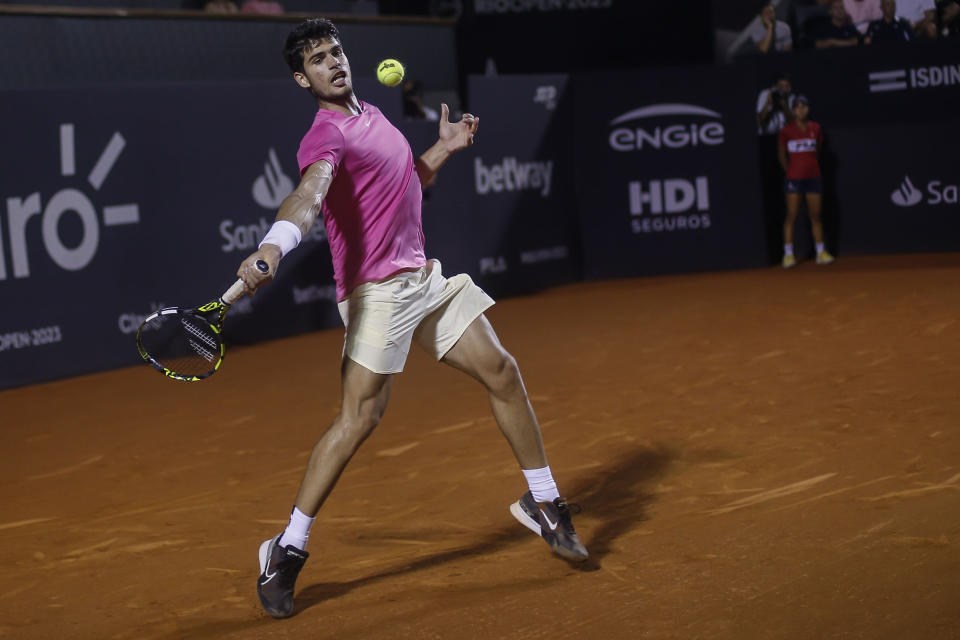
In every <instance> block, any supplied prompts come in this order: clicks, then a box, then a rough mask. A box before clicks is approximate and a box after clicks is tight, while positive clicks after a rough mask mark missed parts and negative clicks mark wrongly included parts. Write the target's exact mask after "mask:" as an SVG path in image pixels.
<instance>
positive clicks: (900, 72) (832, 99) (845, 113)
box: [738, 41, 960, 127]
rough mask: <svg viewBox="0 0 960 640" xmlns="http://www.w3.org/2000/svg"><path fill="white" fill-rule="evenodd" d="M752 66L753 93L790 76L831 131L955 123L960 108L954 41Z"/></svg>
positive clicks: (765, 60) (799, 55) (809, 54)
mask: <svg viewBox="0 0 960 640" xmlns="http://www.w3.org/2000/svg"><path fill="white" fill-rule="evenodd" d="M738 64H739V63H738ZM749 64H758V65H759V67H758V68H759V78H758V85H757V87H755V91H754V95H756V93H757V92H758V91H759V90H761V89H763V88H766V87H769V86H771V85H772V84H773V82H774V79H775V78H776V76H777V75H778V74H779V73H781V72H785V73H787V74H789V75H790V76H791V81H792V85H793V90H794V92H796V93H802V94H804V95H806V96H807V97H808V98H809V99H810V100H811V107H812V111H811V115H810V117H811V118H812V119H814V120H818V121H820V122H822V123H824V124H825V125H826V126H828V127H831V126H865V125H873V124H878V125H883V124H897V123H904V124H910V123H914V122H932V121H953V120H955V119H956V117H957V109H956V105H957V104H960V47H957V46H956V44H955V43H953V42H950V41H943V42H937V43H931V42H924V43H913V44H911V45H903V46H898V45H897V44H893V45H870V46H860V47H850V48H846V49H843V50H839V49H820V50H816V49H813V50H810V49H808V50H799V51H793V52H791V53H790V54H789V55H777V56H769V57H767V56H757V57H755V58H752V59H751V60H750V61H749Z"/></svg>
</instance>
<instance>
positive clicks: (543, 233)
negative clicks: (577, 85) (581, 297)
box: [441, 75, 582, 295]
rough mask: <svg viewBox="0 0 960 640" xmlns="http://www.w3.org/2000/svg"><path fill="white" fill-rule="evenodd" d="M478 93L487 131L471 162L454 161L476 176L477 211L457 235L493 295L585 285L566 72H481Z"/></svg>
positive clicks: (473, 83) (475, 102)
mask: <svg viewBox="0 0 960 640" xmlns="http://www.w3.org/2000/svg"><path fill="white" fill-rule="evenodd" d="M470 87H471V90H470V95H471V96H473V99H472V101H471V109H472V110H473V111H474V112H475V114H476V115H478V116H479V117H480V129H479V131H478V133H477V138H476V141H475V145H474V146H473V147H472V149H471V150H472V152H473V153H472V156H471V157H469V158H457V159H455V160H453V161H451V164H452V163H453V162H457V163H462V165H464V166H465V167H466V168H467V169H468V170H469V176H470V183H469V185H467V189H468V193H469V194H470V198H469V199H467V201H466V203H467V205H468V206H469V207H470V208H471V210H472V215H469V216H459V217H458V218H459V219H457V220H456V221H455V222H456V225H457V226H456V231H455V232H456V233H457V234H459V236H460V238H461V239H460V241H459V243H458V244H459V246H460V250H462V251H464V252H466V254H467V255H470V256H472V257H473V260H474V262H473V264H470V265H468V266H469V271H470V273H472V274H474V277H475V278H476V279H478V281H479V282H482V283H483V285H482V286H484V287H485V288H487V289H488V291H489V292H490V293H491V294H494V295H496V294H513V293H521V292H528V291H534V290H537V289H542V288H543V287H546V286H551V285H556V284H564V283H568V282H573V281H577V280H580V279H581V277H582V271H581V265H580V248H579V244H580V240H579V229H578V223H577V207H576V193H575V191H574V157H573V154H572V143H573V141H572V128H573V109H572V107H573V105H572V101H571V99H570V95H569V82H568V78H567V76H564V75H547V76H512V77H495V78H486V77H482V76H472V77H471V78H470ZM462 168H463V167H461V168H460V170H462ZM441 179H444V178H443V177H442V176H441ZM450 232H454V228H453V227H452V226H450V227H448V232H447V233H450Z"/></svg>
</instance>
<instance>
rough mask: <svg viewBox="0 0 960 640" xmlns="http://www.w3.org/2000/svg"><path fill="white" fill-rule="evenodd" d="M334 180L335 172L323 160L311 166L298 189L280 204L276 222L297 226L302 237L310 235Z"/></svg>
mask: <svg viewBox="0 0 960 640" xmlns="http://www.w3.org/2000/svg"><path fill="white" fill-rule="evenodd" d="M332 179H333V170H332V168H331V167H330V165H329V163H327V162H326V161H324V160H321V161H319V162H317V163H316V164H314V165H312V166H310V168H309V169H307V171H306V173H305V174H304V176H303V178H302V179H301V181H300V184H299V185H298V186H297V188H296V189H294V191H293V193H291V194H290V195H289V196H287V197H286V198H284V200H283V202H282V203H281V204H280V209H279V210H277V217H276V220H277V221H280V220H286V221H287V222H291V223H293V224H295V225H296V226H297V228H299V229H300V233H301V235H306V234H307V233H309V231H310V229H311V227H313V223H314V222H315V221H316V219H317V216H319V215H320V207H321V206H322V205H323V199H324V198H326V197H327V191H329V189H330V182H331V180H332Z"/></svg>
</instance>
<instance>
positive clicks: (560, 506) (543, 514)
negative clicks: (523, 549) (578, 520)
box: [510, 491, 590, 562]
mask: <svg viewBox="0 0 960 640" xmlns="http://www.w3.org/2000/svg"><path fill="white" fill-rule="evenodd" d="M579 512H580V507H579V505H575V504H570V505H568V504H567V501H566V500H564V499H563V498H557V499H556V500H554V501H553V503H544V504H543V505H542V506H541V505H539V504H537V502H536V501H535V500H534V499H533V495H532V494H531V493H530V492H529V491H527V492H526V493H525V494H523V495H522V496H521V497H520V499H519V500H517V501H516V502H514V503H513V504H512V505H510V513H511V514H512V515H513V517H514V518H516V519H517V520H519V521H520V524H522V525H523V526H525V527H526V528H528V529H530V531H533V532H534V533H535V534H537V535H538V536H540V537H541V538H543V539H544V540H545V541H546V542H547V544H549V545H550V548H551V549H553V550H554V551H555V552H556V553H557V555H559V556H561V557H563V558H566V559H567V560H571V561H573V562H583V561H584V560H586V559H587V558H588V557H589V556H590V554H589V553H588V552H587V548H586V547H584V546H583V544H582V543H581V542H580V538H578V537H577V532H576V531H574V529H573V520H572V519H571V517H570V515H571V513H579Z"/></svg>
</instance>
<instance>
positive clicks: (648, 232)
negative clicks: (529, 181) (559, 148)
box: [575, 67, 767, 278]
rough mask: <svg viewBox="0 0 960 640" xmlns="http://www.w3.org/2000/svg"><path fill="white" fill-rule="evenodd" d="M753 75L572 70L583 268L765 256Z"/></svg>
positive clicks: (662, 266) (722, 263)
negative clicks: (751, 100)
mask: <svg viewBox="0 0 960 640" xmlns="http://www.w3.org/2000/svg"><path fill="white" fill-rule="evenodd" d="M752 83H753V78H752V76H750V75H749V74H743V73H739V72H738V70H737V69H735V68H732V67H695V68H688V69H658V70H650V71H637V72H632V73H626V72H624V73H594V74H590V75H589V76H575V88H576V91H575V113H576V118H575V121H576V148H575V151H576V153H575V158H576V178H577V186H578V188H577V192H578V204H579V207H580V220H581V235H582V240H583V251H584V268H585V273H586V275H587V277H588V278H607V277H620V276H639V275H646V274H655V273H675V272H685V271H699V270H705V269H728V268H738V267H755V266H762V265H765V264H766V261H767V255H766V254H767V249H766V245H765V240H764V221H763V217H762V215H761V206H760V183H759V178H758V162H757V147H756V123H755V117H754V115H753V113H752V109H751V105H750V104H748V103H746V104H745V102H747V101H745V100H744V99H743V97H744V96H747V95H750V94H751V92H752V91H753V89H752Z"/></svg>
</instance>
